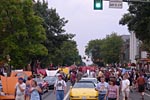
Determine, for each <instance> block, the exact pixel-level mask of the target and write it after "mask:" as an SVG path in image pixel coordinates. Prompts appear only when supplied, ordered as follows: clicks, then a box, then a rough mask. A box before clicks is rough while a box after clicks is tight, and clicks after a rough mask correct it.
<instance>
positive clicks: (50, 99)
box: [43, 82, 150, 100]
mask: <svg viewBox="0 0 150 100" xmlns="http://www.w3.org/2000/svg"><path fill="white" fill-rule="evenodd" d="M69 89H70V82H67V94H66V98H65V99H64V100H69ZM43 100H56V96H55V94H54V93H53V90H50V91H49V92H48V93H45V94H44V95H43ZM120 100H122V97H121V96H120ZM129 100H142V99H141V96H140V94H139V93H138V92H137V91H135V90H134V91H133V92H130V98H129ZM144 100H150V91H146V93H145V99H144Z"/></svg>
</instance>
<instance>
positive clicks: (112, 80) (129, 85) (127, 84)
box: [15, 67, 148, 100]
mask: <svg viewBox="0 0 150 100" xmlns="http://www.w3.org/2000/svg"><path fill="white" fill-rule="evenodd" d="M58 73H59V75H58V80H57V81H56V82H55V85H54V94H55V95H56V100H63V98H64V95H65V93H66V87H67V85H66V77H68V76H65V75H64V73H63V72H62V71H59V72H58ZM89 76H90V77H93V78H97V79H98V80H99V83H98V84H97V86H96V88H95V89H96V90H97V91H98V92H99V100H119V99H120V100H129V96H130V92H131V93H132V92H133V90H138V91H139V93H140V94H141V98H142V100H144V92H145V83H146V79H147V78H148V77H147V76H146V73H145V72H144V71H137V70H136V69H132V71H127V72H123V71H122V70H120V69H119V68H108V69H107V70H103V69H101V68H99V67H97V68H96V69H94V70H86V71H83V70H82V68H81V67H77V68H76V69H74V70H70V73H69V78H70V82H71V85H72V86H73V85H74V84H75V82H78V81H80V79H81V78H82V77H89ZM147 80H148V79H147ZM41 93H42V89H41V87H40V86H38V85H37V82H36V81H35V80H33V79H32V77H28V80H27V81H26V82H24V80H23V78H19V79H18V83H17V84H16V91H15V98H16V100H41ZM120 95H121V96H120ZM120 97H121V98H120Z"/></svg>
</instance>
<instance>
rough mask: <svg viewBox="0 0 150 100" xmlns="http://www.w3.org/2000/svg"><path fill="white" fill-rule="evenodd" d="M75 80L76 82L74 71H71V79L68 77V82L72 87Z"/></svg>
mask: <svg viewBox="0 0 150 100" xmlns="http://www.w3.org/2000/svg"><path fill="white" fill-rule="evenodd" d="M76 80H77V79H76V71H72V72H71V77H70V81H71V84H72V86H73V85H74V84H75V82H76Z"/></svg>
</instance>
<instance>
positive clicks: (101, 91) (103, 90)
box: [96, 82, 108, 94]
mask: <svg viewBox="0 0 150 100" xmlns="http://www.w3.org/2000/svg"><path fill="white" fill-rule="evenodd" d="M96 89H97V90H98V91H99V94H106V93H107V90H108V83H107V82H104V83H102V82H99V83H98V84H97V86H96Z"/></svg>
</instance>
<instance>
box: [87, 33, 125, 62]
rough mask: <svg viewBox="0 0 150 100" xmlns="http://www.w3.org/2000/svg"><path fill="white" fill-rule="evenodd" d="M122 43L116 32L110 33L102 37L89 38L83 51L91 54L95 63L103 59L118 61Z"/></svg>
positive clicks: (105, 60)
mask: <svg viewBox="0 0 150 100" xmlns="http://www.w3.org/2000/svg"><path fill="white" fill-rule="evenodd" d="M122 45H123V40H122V38H121V37H120V36H118V35H117V34H116V33H112V34H111V35H107V37H106V38H104V39H97V40H91V41H90V42H89V43H88V46H87V47H86V51H85V53H86V54H87V55H88V56H91V58H92V61H93V63H95V64H100V63H101V62H103V61H104V62H106V63H116V62H119V55H120V52H121V47H122Z"/></svg>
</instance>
